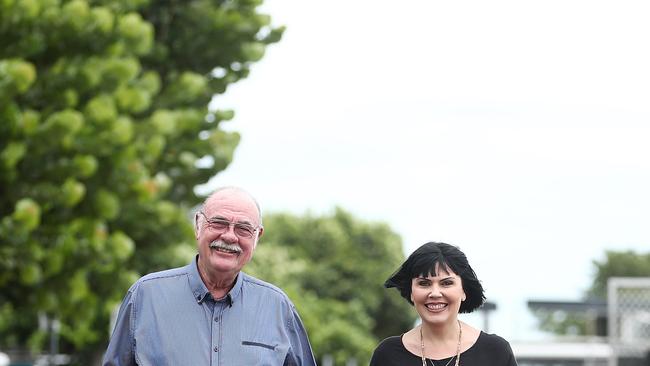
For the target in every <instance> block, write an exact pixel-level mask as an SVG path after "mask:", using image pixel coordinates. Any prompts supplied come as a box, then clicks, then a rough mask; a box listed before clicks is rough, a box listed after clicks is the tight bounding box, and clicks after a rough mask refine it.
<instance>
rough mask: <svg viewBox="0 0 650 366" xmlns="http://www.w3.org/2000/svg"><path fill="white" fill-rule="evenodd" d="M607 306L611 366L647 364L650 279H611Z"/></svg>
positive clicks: (649, 345) (649, 324)
mask: <svg viewBox="0 0 650 366" xmlns="http://www.w3.org/2000/svg"><path fill="white" fill-rule="evenodd" d="M607 309H608V336H609V342H610V345H611V346H612V355H611V357H610V360H609V366H632V365H637V364H638V365H642V364H645V363H642V362H643V361H642V360H645V359H647V357H648V356H649V353H650V278H648V277H645V278H643V277H641V278H627V277H612V278H610V279H609V280H608V281H607ZM635 360H639V361H638V363H637V361H635Z"/></svg>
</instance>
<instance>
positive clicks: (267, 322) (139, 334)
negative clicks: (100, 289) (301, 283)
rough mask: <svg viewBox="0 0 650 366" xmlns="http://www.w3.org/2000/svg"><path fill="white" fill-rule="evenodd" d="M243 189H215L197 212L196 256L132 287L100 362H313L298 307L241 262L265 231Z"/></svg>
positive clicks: (196, 364)
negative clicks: (243, 268) (253, 274)
mask: <svg viewBox="0 0 650 366" xmlns="http://www.w3.org/2000/svg"><path fill="white" fill-rule="evenodd" d="M261 221H262V218H261V213H260V209H259V206H258V204H257V202H256V201H255V199H253V197H251V196H250V195H249V194H248V193H246V192H245V191H243V190H242V189H240V188H236V187H226V188H221V189H219V190H217V191H215V192H214V193H213V194H212V195H211V196H210V197H208V199H207V200H206V201H205V203H204V204H203V207H202V209H201V210H200V211H199V212H197V213H196V215H195V217H194V230H195V234H196V240H197V242H198V252H199V254H198V256H197V257H196V259H195V260H193V261H192V262H191V263H190V264H188V265H187V266H185V267H181V268H175V269H171V270H166V271H162V272H157V273H152V274H149V275H146V276H144V277H142V278H140V279H139V280H138V281H137V282H136V283H135V284H134V285H133V286H131V288H130V289H129V291H128V293H127V294H126V297H125V298H124V301H123V302H122V306H121V307H120V311H119V315H118V317H117V322H116V325H115V329H114V331H113V335H112V337H111V341H110V343H109V345H108V349H107V351H106V354H105V356H104V361H103V364H104V365H156V366H160V365H191V366H201V365H214V366H217V365H219V366H236V365H246V366H252V365H316V362H315V361H314V356H313V354H312V350H311V346H310V345H309V340H308V338H307V334H306V332H305V329H304V327H303V325H302V322H301V320H300V317H299V316H298V313H297V312H296V309H295V307H294V306H293V304H292V303H291V301H290V300H289V299H288V298H287V296H286V295H285V294H284V293H283V292H282V291H281V290H280V289H278V288H277V287H275V286H273V285H271V284H269V283H266V282H263V281H260V280H258V279H256V278H253V277H251V276H249V275H247V274H245V273H243V272H240V271H241V269H242V267H244V265H245V264H246V263H248V261H249V260H250V259H251V257H252V256H253V251H254V250H255V247H256V245H257V241H258V239H259V238H260V237H261V236H262V234H263V233H264V228H263V227H262V222H261Z"/></svg>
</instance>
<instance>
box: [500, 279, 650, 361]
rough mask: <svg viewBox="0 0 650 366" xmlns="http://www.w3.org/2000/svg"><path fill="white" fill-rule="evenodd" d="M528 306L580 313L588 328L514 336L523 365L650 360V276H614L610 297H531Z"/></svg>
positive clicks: (516, 348)
mask: <svg viewBox="0 0 650 366" xmlns="http://www.w3.org/2000/svg"><path fill="white" fill-rule="evenodd" d="M528 308H529V309H531V310H533V311H539V310H543V311H548V312H562V313H565V314H579V315H580V316H582V317H583V319H585V321H586V322H587V324H586V325H587V334H586V335H584V336H579V337H578V336H576V337H566V336H563V337H558V338H557V339H556V340H554V341H552V342H513V343H512V348H513V351H514V353H515V356H516V358H517V362H518V364H519V366H650V278H610V279H609V281H608V295H607V300H606V301H605V300H588V301H575V302H571V301H536V300H531V301H528Z"/></svg>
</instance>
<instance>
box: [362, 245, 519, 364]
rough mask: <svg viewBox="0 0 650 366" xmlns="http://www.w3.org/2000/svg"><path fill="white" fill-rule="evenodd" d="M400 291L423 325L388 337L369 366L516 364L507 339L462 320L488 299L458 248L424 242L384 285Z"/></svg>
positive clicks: (373, 356) (376, 350) (378, 348)
mask: <svg viewBox="0 0 650 366" xmlns="http://www.w3.org/2000/svg"><path fill="white" fill-rule="evenodd" d="M384 286H385V287H387V288H390V287H395V288H397V289H398V290H399V292H400V294H401V295H402V297H404V298H405V299H406V300H407V301H408V302H409V303H411V305H413V306H414V307H415V310H416V311H417V312H418V314H419V316H420V319H421V320H422V322H421V324H420V325H418V326H416V327H415V328H413V329H411V330H409V331H408V332H406V333H404V334H402V335H401V336H393V337H389V338H386V339H384V340H383V341H382V342H381V343H380V344H379V346H377V348H376V349H375V352H374V354H373V355H372V359H371V361H370V366H393V365H394V366H397V365H399V366H408V365H413V366H418V365H420V364H421V365H422V366H450V365H454V366H458V365H462V366H479V365H480V366H516V365H517V362H516V361H515V357H514V355H513V353H512V349H511V348H510V344H508V342H507V341H506V340H505V339H503V338H501V337H499V336H497V335H494V334H487V333H484V332H482V331H480V330H478V329H476V328H474V327H472V326H470V325H468V324H466V323H464V322H461V321H460V320H459V319H458V313H471V312H472V311H474V310H476V309H477V308H478V307H480V306H481V305H482V304H483V302H484V301H485V296H484V295H483V286H481V283H480V282H479V280H478V278H476V273H474V270H473V269H472V267H471V266H470V265H469V263H468V262H467V258H466V257H465V254H463V252H461V251H460V249H458V248H457V247H455V246H453V245H449V244H445V243H426V244H424V245H422V246H421V247H419V248H418V249H417V250H416V251H415V252H413V254H411V255H410V256H409V257H408V259H407V260H406V261H405V262H404V263H403V264H402V266H401V267H400V268H399V269H398V270H397V272H395V273H394V274H393V275H392V276H391V277H390V278H389V279H388V280H387V281H386V282H385V283H384Z"/></svg>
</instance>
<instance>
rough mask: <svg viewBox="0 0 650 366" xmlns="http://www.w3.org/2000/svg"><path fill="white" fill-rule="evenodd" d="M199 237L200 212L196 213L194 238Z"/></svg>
mask: <svg viewBox="0 0 650 366" xmlns="http://www.w3.org/2000/svg"><path fill="white" fill-rule="evenodd" d="M198 238H199V213H198V212H195V213H194V239H198Z"/></svg>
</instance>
